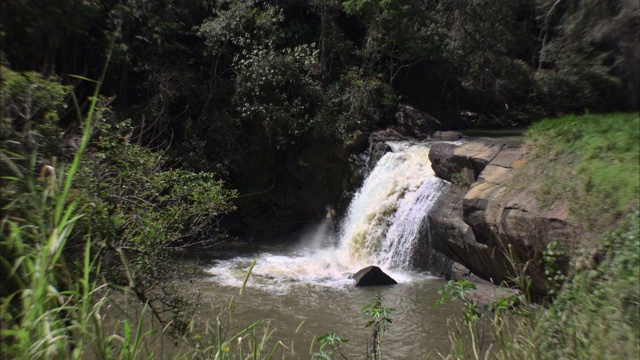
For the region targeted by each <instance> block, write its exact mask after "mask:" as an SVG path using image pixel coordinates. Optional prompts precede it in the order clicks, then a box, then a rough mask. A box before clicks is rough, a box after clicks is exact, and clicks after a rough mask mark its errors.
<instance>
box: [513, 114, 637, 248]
mask: <svg viewBox="0 0 640 360" xmlns="http://www.w3.org/2000/svg"><path fill="white" fill-rule="evenodd" d="M525 136H526V141H525V151H526V153H527V156H526V166H522V167H520V168H518V169H517V170H516V172H515V175H514V183H516V184H519V186H520V188H523V187H526V186H527V185H529V184H530V183H531V181H530V179H532V178H534V177H535V178H540V177H541V178H542V181H539V183H541V184H542V185H541V186H540V187H539V188H537V189H535V196H536V198H538V199H539V200H540V201H542V203H543V204H545V205H549V206H550V205H552V204H554V203H556V202H563V201H564V202H567V203H568V205H569V210H570V213H571V215H572V221H573V222H574V223H576V224H578V225H580V226H581V227H582V229H583V230H585V231H587V232H595V233H597V236H596V237H599V236H600V235H601V233H602V230H603V229H611V228H612V224H615V222H616V220H618V219H620V217H621V216H622V215H623V214H625V213H628V212H629V211H630V210H631V209H632V208H633V207H634V206H635V205H637V204H638V189H639V184H640V117H639V115H638V113H624V114H606V115H585V116H573V115H570V116H566V117H562V118H557V119H548V120H543V121H540V122H538V123H535V124H533V125H532V126H531V127H530V128H529V129H528V130H527V132H526V134H525Z"/></svg>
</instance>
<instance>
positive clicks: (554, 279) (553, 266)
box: [540, 241, 567, 296]
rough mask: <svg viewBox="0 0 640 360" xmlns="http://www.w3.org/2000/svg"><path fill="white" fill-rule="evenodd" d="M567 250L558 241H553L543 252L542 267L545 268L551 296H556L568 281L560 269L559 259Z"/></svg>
mask: <svg viewBox="0 0 640 360" xmlns="http://www.w3.org/2000/svg"><path fill="white" fill-rule="evenodd" d="M564 252H565V250H563V249H562V246H561V245H560V243H559V242H558V241H552V242H550V243H549V244H547V248H546V249H545V250H544V251H543V252H542V258H541V259H540V261H542V265H543V267H544V275H545V277H546V278H547V282H548V283H549V284H550V285H549V291H548V293H549V295H552V296H553V295H554V294H556V292H557V291H558V289H559V288H560V287H561V286H562V284H563V283H564V281H565V280H566V279H567V277H566V276H565V274H564V273H563V272H562V271H561V270H560V269H559V268H558V265H557V259H558V258H559V257H560V256H562V255H563V253H564Z"/></svg>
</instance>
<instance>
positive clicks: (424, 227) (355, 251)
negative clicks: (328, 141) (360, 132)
mask: <svg viewBox="0 0 640 360" xmlns="http://www.w3.org/2000/svg"><path fill="white" fill-rule="evenodd" d="M389 145H390V146H391V148H392V149H393V152H389V153H387V154H385V155H384V156H383V157H382V158H381V159H380V160H379V161H378V163H377V164H376V166H375V168H374V169H373V170H372V171H371V173H370V174H369V176H368V177H367V179H366V180H365V182H364V184H363V185H362V188H361V189H360V190H359V191H358V192H357V194H356V195H355V197H354V198H353V200H352V202H351V204H350V206H349V209H348V212H347V215H346V217H345V219H344V220H343V222H342V226H341V233H340V236H339V238H340V243H339V248H340V250H341V251H343V252H346V253H348V254H349V255H350V256H351V257H353V259H354V260H355V262H358V263H369V264H374V265H378V266H381V267H383V268H387V269H396V270H408V269H410V268H411V267H412V264H413V256H414V255H415V251H416V247H417V244H418V242H419V241H429V239H428V237H429V234H428V223H427V222H428V220H427V214H428V213H429V211H430V210H431V208H432V206H433V204H434V203H435V202H436V200H437V199H438V195H439V194H440V193H441V192H442V191H443V190H446V187H448V186H449V183H447V182H445V181H443V180H441V179H440V178H438V177H436V176H435V174H434V172H433V170H432V168H431V162H430V161H429V147H428V146H427V145H425V144H410V143H405V142H396V143H389Z"/></svg>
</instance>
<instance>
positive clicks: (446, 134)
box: [431, 131, 464, 141]
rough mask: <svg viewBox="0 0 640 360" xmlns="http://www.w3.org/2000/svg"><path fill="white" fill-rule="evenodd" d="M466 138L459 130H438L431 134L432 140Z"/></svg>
mask: <svg viewBox="0 0 640 360" xmlns="http://www.w3.org/2000/svg"><path fill="white" fill-rule="evenodd" d="M462 138H464V135H463V134H462V133H459V132H457V131H436V132H434V133H433V134H432V135H431V140H441V141H458V140H460V139H462Z"/></svg>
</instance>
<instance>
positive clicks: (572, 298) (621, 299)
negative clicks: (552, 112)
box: [443, 113, 640, 359]
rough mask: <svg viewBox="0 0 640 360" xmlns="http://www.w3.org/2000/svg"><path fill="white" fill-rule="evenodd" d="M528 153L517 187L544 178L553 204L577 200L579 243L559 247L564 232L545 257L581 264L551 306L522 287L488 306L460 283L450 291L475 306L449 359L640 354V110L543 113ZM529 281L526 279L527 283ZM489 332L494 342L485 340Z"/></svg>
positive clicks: (542, 192)
mask: <svg viewBox="0 0 640 360" xmlns="http://www.w3.org/2000/svg"><path fill="white" fill-rule="evenodd" d="M525 152H526V155H525V160H524V162H523V165H522V166H520V167H518V168H517V169H516V170H515V172H514V178H513V180H512V183H511V185H512V187H513V188H514V189H515V191H523V190H525V189H526V190H528V191H530V187H527V186H530V185H531V184H532V183H537V184H541V185H540V186H538V187H536V188H535V189H533V194H532V195H533V196H535V197H536V199H537V200H539V201H540V202H541V203H542V204H543V205H545V206H552V205H555V204H558V203H559V202H565V203H567V204H568V208H569V212H570V218H569V222H570V223H572V224H573V225H575V226H576V228H577V229H579V231H580V234H579V236H578V239H579V242H578V244H573V246H572V248H571V249H570V250H569V249H568V247H563V246H558V243H560V245H562V241H564V239H556V240H558V242H552V243H550V245H549V247H548V248H547V251H546V252H545V256H544V257H545V259H547V260H551V261H553V259H554V258H555V257H557V256H560V255H567V254H566V253H564V252H566V251H570V254H569V255H570V256H571V257H572V261H571V269H570V271H569V273H568V274H565V275H566V277H565V275H563V279H565V281H564V283H563V284H562V286H561V288H560V289H559V290H558V291H557V292H556V293H555V294H554V295H555V298H554V299H549V301H548V302H547V303H546V304H542V305H539V304H531V303H529V302H528V298H527V296H525V294H521V295H518V296H515V297H513V298H511V299H503V300H501V301H498V302H496V303H494V304H492V306H490V310H491V312H490V313H485V312H483V311H482V309H479V308H478V306H477V304H475V303H473V302H471V301H469V300H467V299H466V297H465V293H466V291H467V290H469V287H470V286H472V285H470V284H468V283H464V282H459V283H455V286H449V288H447V289H443V290H445V292H444V293H445V294H446V295H447V296H448V297H455V298H458V299H461V300H462V302H463V303H464V304H465V321H464V326H462V324H456V325H455V326H454V327H452V329H451V334H452V336H451V338H452V352H451V354H450V355H448V356H447V357H446V358H448V359H453V358H456V359H458V358H460V359H480V358H482V359H486V358H494V359H637V358H638V357H640V315H639V314H640V226H639V223H640V210H639V209H640V207H639V205H638V202H639V187H640V120H639V116H638V114H637V113H634V114H611V115H587V116H567V117H563V118H557V119H548V120H543V121H540V122H538V123H536V124H534V125H533V126H532V127H531V128H530V129H529V130H528V131H527V132H526V142H525ZM516 272H517V273H518V271H516ZM521 273H522V272H521ZM527 281H529V280H528V279H527V278H526V277H520V278H519V279H516V282H519V284H520V285H521V287H522V288H526V282H527ZM452 285H453V284H452ZM514 304H518V305H517V306H515V308H514V307H513V305H514ZM481 319H482V320H481ZM487 324H489V325H488V326H487ZM481 335H482V336H484V338H485V341H484V342H481V341H479V340H477V339H478V338H480V337H481ZM468 339H471V341H469V340H468ZM486 339H489V340H488V341H486Z"/></svg>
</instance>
